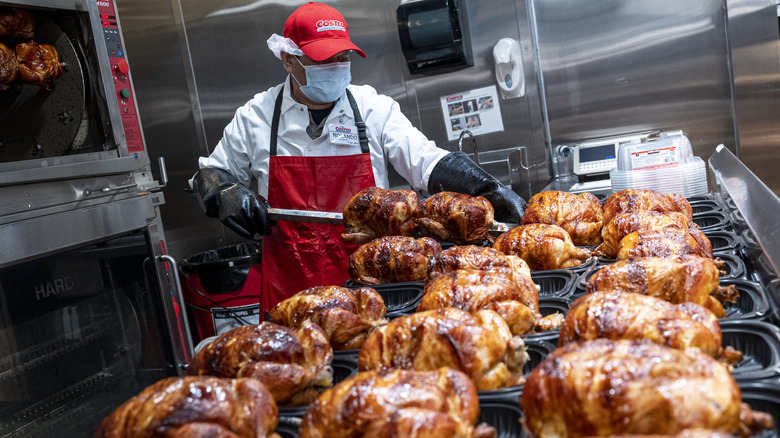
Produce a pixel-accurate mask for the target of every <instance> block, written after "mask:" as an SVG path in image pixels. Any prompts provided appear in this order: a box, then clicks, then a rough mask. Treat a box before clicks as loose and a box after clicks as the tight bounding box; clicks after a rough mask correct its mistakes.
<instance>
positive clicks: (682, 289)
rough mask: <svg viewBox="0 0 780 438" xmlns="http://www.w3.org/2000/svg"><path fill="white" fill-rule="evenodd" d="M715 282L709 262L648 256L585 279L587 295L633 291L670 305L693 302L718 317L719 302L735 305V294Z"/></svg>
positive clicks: (712, 264)
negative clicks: (586, 280) (600, 292)
mask: <svg viewBox="0 0 780 438" xmlns="http://www.w3.org/2000/svg"><path fill="white" fill-rule="evenodd" d="M719 279H720V273H719V271H718V268H717V266H716V265H715V262H713V261H712V259H708V258H705V257H696V256H686V257H682V258H680V259H675V258H660V257H648V258H638V259H632V260H627V261H619V262H616V263H614V264H611V265H607V266H604V267H603V268H601V269H599V270H598V271H597V272H596V273H595V274H593V276H591V277H590V279H589V280H588V287H587V292H588V293H592V292H598V291H620V292H636V293H640V294H643V295H650V296H653V297H656V298H660V299H662V300H665V301H668V302H670V303H672V304H680V303H696V304H698V305H700V306H702V307H704V308H706V309H708V310H710V311H711V312H712V313H714V314H715V316H717V317H718V318H722V317H724V316H726V311H725V310H724V309H723V304H722V303H723V302H736V300H737V298H738V297H739V291H738V290H737V289H736V288H735V287H734V286H733V285H732V286H728V287H722V286H720V284H719V282H718V280H719Z"/></svg>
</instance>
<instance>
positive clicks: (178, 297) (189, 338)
mask: <svg viewBox="0 0 780 438" xmlns="http://www.w3.org/2000/svg"><path fill="white" fill-rule="evenodd" d="M157 258H158V259H159V260H162V261H165V262H168V263H170V264H171V270H170V275H171V276H172V277H173V285H174V289H175V293H176V300H177V301H178V302H179V309H180V310H181V320H182V322H183V323H184V336H185V337H186V339H187V349H188V351H187V357H189V358H190V359H192V354H193V348H192V332H191V331H190V321H189V319H188V318H187V307H186V306H185V305H184V294H182V292H181V291H182V289H181V281H180V280H179V267H178V266H177V265H176V260H175V259H174V258H173V257H171V256H169V255H167V254H163V255H161V256H157Z"/></svg>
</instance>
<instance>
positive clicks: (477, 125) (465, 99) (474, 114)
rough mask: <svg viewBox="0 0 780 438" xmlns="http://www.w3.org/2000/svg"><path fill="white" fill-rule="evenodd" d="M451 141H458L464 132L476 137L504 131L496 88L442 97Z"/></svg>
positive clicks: (479, 89)
mask: <svg viewBox="0 0 780 438" xmlns="http://www.w3.org/2000/svg"><path fill="white" fill-rule="evenodd" d="M441 109H442V112H443V113H444V124H445V126H446V128H447V129H446V130H447V139H448V140H457V139H458V137H459V136H460V134H461V132H462V131H463V130H464V129H468V130H469V131H470V132H471V133H472V134H473V135H475V136H476V135H480V134H487V133H490V132H499V131H503V130H504V122H503V120H502V118H501V108H500V107H499V103H498V90H497V89H496V87H495V85H491V86H489V87H484V88H478V89H475V90H469V91H464V92H461V93H454V94H451V95H448V96H442V97H441Z"/></svg>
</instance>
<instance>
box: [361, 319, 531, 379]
mask: <svg viewBox="0 0 780 438" xmlns="http://www.w3.org/2000/svg"><path fill="white" fill-rule="evenodd" d="M528 360H529V357H528V353H526V352H525V343H524V342H523V340H522V338H520V337H519V336H512V333H511V332H510V331H509V326H507V324H506V322H505V321H504V320H503V318H501V316H500V315H498V314H497V313H496V312H493V311H492V310H479V311H477V312H474V313H473V314H469V313H467V312H464V311H462V310H458V309H455V308H452V307H445V308H442V309H437V310H429V311H426V312H418V313H414V314H411V315H407V316H401V317H399V318H396V319H394V320H392V321H390V323H389V324H387V325H386V326H384V327H381V328H379V329H377V330H375V331H374V332H373V333H371V336H369V337H368V339H367V340H366V342H365V343H364V344H363V346H362V347H361V348H360V356H359V359H358V366H359V369H360V371H368V370H375V371H383V370H389V369H394V368H399V369H412V370H416V371H435V370H437V369H439V368H441V367H448V368H454V369H456V370H458V371H462V372H464V373H465V374H466V375H467V376H469V378H470V379H471V380H472V381H473V382H474V385H476V387H477V389H478V390H480V391H483V390H491V389H498V388H505V387H508V386H514V385H519V384H521V383H523V381H524V379H523V366H524V365H525V363H526V362H527V361H528Z"/></svg>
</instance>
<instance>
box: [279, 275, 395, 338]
mask: <svg viewBox="0 0 780 438" xmlns="http://www.w3.org/2000/svg"><path fill="white" fill-rule="evenodd" d="M385 312H386V309H385V303H384V301H382V296H381V295H379V293H378V292H377V291H375V290H374V289H371V288H368V287H361V288H360V289H355V290H350V289H347V288H345V287H339V286H317V287H312V288H309V289H305V290H302V291H300V292H298V293H296V294H295V295H293V296H291V297H290V298H287V299H286V300H284V301H282V302H281V303H279V304H277V305H276V306H275V307H274V308H273V309H271V311H270V312H269V314H270V316H271V319H272V320H273V322H275V323H277V324H281V325H284V326H287V327H290V328H299V327H301V326H302V325H303V324H304V323H305V322H306V321H307V320H310V321H311V322H313V323H315V324H317V325H319V326H320V327H322V329H323V330H324V331H325V335H326V336H327V337H328V340H329V341H330V345H331V347H333V349H334V350H355V349H358V348H360V346H361V345H363V341H365V340H366V337H368V335H369V334H370V333H371V331H372V330H374V329H375V328H377V327H380V326H383V325H385V324H387V319H385Z"/></svg>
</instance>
